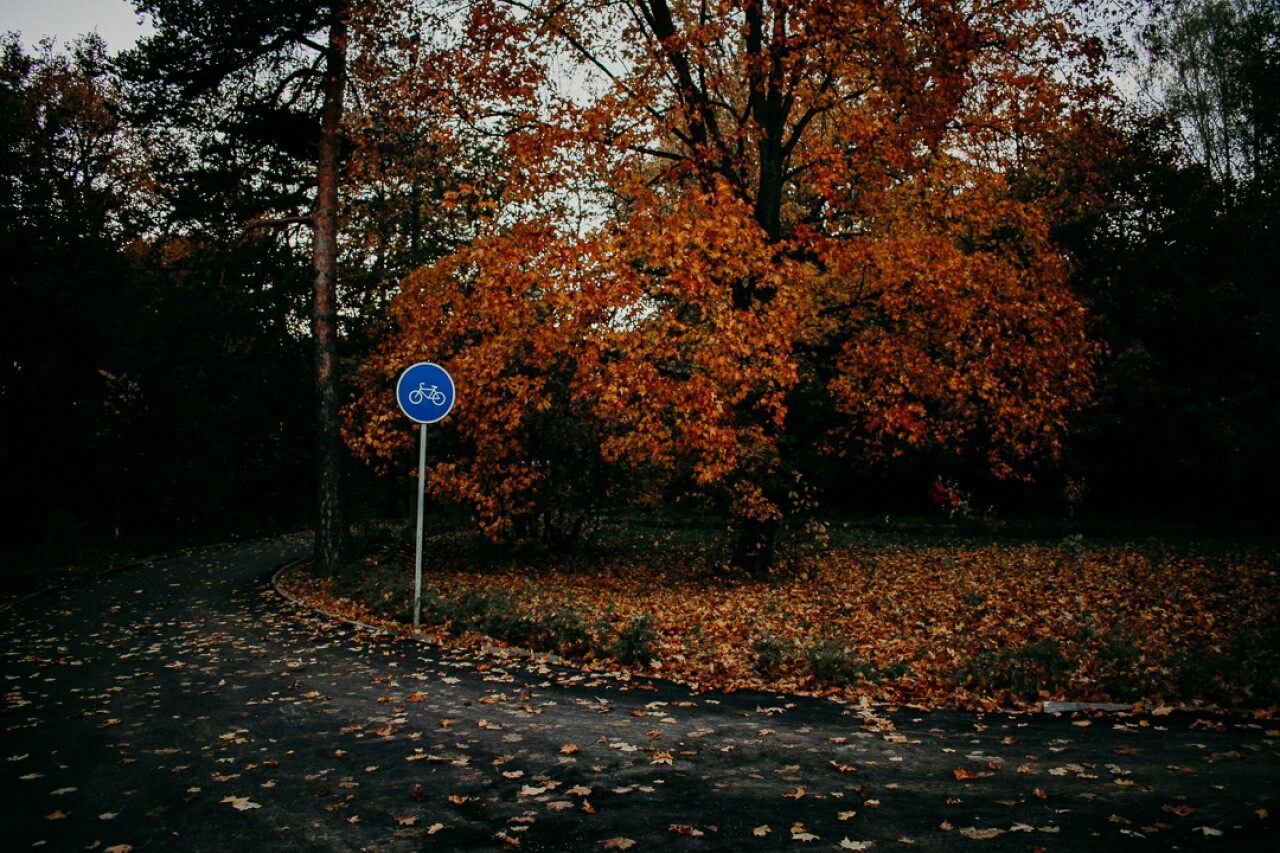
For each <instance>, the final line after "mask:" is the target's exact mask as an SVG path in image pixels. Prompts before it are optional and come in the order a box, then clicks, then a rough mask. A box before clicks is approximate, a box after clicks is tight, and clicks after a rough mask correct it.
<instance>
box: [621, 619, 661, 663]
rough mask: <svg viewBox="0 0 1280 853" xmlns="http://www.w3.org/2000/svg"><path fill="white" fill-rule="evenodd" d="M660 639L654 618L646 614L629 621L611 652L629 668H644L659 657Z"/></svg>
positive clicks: (623, 627)
mask: <svg viewBox="0 0 1280 853" xmlns="http://www.w3.org/2000/svg"><path fill="white" fill-rule="evenodd" d="M658 639H659V637H658V632H657V631H656V630H655V629H654V627H653V617H652V616H651V615H649V614H648V613H645V614H644V615H642V616H638V617H635V618H633V619H629V620H627V624H625V625H623V626H622V630H621V631H619V632H618V638H617V639H616V640H614V641H613V645H612V647H611V648H610V649H609V651H610V653H611V654H612V655H613V656H614V657H615V658H617V659H618V660H619V661H621V662H622V663H624V664H626V665H628V666H644V665H645V664H647V663H649V661H651V660H653V659H654V658H655V657H657V648H658Z"/></svg>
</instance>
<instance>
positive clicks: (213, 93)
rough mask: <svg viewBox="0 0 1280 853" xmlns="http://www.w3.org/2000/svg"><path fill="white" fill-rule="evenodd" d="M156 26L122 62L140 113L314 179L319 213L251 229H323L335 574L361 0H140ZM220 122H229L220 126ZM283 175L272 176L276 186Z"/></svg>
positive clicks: (275, 214)
mask: <svg viewBox="0 0 1280 853" xmlns="http://www.w3.org/2000/svg"><path fill="white" fill-rule="evenodd" d="M135 5H136V6H137V8H138V11H139V12H143V13H146V14H149V15H150V16H151V17H152V19H153V21H154V23H155V26H156V32H155V34H154V35H153V36H151V37H150V38H148V39H146V40H145V41H143V42H142V43H141V44H140V45H139V46H138V47H137V48H136V49H135V50H133V51H130V52H129V53H127V54H125V55H124V56H123V57H122V58H121V68H122V69H123V72H124V75H125V77H126V79H127V80H128V81H129V82H130V83H131V92H132V94H133V95H134V97H135V99H136V100H135V104H136V108H137V116H138V117H139V118H140V119H141V120H142V121H143V122H144V123H147V124H150V125H153V126H156V125H161V124H163V123H169V124H170V125H171V126H172V127H173V128H175V129H176V130H178V131H179V132H180V133H190V132H194V133H196V134H197V135H204V136H206V138H209V139H213V140H217V141H220V142H223V143H228V142H240V143H247V144H255V143H256V144H260V145H262V146H265V147H267V148H270V149H272V150H273V151H274V152H275V153H276V154H277V155H279V156H278V157H277V158H276V159H274V160H273V161H272V162H274V163H276V164H279V163H288V162H289V161H290V160H292V161H294V162H296V164H297V165H298V168H299V169H300V170H301V171H300V174H299V177H301V175H302V174H304V173H305V174H310V175H311V181H310V184H311V187H310V192H309V193H307V194H306V195H308V196H309V201H310V207H309V209H307V210H303V209H296V208H295V209H291V208H290V207H288V206H287V205H288V204H289V203H290V202H292V203H294V204H296V203H297V201H298V200H297V199H296V198H293V199H290V198H288V197H287V196H282V197H280V198H278V199H277V201H278V202H283V203H284V204H285V206H284V207H282V208H276V209H270V208H268V207H266V206H265V205H264V207H263V208H262V209H260V210H259V211H257V213H258V216H257V217H255V218H254V219H253V220H252V221H250V222H248V223H246V225H245V227H246V228H250V229H253V228H266V227H276V226H280V227H287V226H289V225H291V224H296V223H305V224H307V225H309V226H310V227H311V229H312V233H313V237H312V266H313V272H314V281H313V288H312V294H311V323H310V326H311V334H312V338H313V342H314V347H315V362H314V372H315V377H314V378H315V389H316V431H317V482H318V519H317V524H316V559H317V561H318V563H319V566H320V568H321V570H322V571H324V572H331V571H333V570H334V569H335V568H336V567H337V566H338V565H339V564H340V563H341V562H342V561H343V560H344V559H345V558H346V553H347V549H348V532H347V521H346V511H345V505H344V504H345V501H344V498H343V489H342V458H343V451H342V442H341V436H340V433H339V421H338V407H339V379H338V369H337V366H338V358H337V344H338V327H337V311H338V276H337V267H338V249H337V236H338V198H339V184H340V179H341V175H340V171H341V150H342V116H343V106H344V99H345V96H346V86H347V39H348V24H349V20H348V19H349V16H350V11H351V10H350V3H349V2H347V0H328V2H294V0H252V2H250V0H136V2H135ZM211 115H216V116H218V120H217V121H216V122H214V123H210V121H209V119H210V116H211ZM271 177H272V176H269V175H264V176H263V179H264V180H270V178H271Z"/></svg>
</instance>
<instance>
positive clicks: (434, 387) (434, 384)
mask: <svg viewBox="0 0 1280 853" xmlns="http://www.w3.org/2000/svg"><path fill="white" fill-rule="evenodd" d="M456 396H457V391H456V390H455V388H454V385H453V377H452V376H450V375H449V372H448V371H447V370H445V369H444V368H443V367H441V366H440V365H438V364H433V363H432V362H430V361H420V362H418V363H417V364H415V365H412V366H411V367H408V368H406V369H405V371H404V373H401V374H400V381H399V382H398V383H396V402H397V403H399V404H400V410H401V411H402V412H404V413H405V414H406V415H408V416H409V419H410V420H412V421H417V422H418V423H420V424H434V423H436V422H438V421H442V420H444V418H445V415H447V414H449V410H450V409H452V408H453V401H454V399H455V397H456Z"/></svg>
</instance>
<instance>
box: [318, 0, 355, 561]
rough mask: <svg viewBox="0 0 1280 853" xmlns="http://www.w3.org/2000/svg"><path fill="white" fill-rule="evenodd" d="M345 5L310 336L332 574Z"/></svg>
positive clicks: (323, 543) (323, 544)
mask: <svg viewBox="0 0 1280 853" xmlns="http://www.w3.org/2000/svg"><path fill="white" fill-rule="evenodd" d="M346 11H347V10H346V4H345V3H342V2H340V3H337V4H335V8H334V19H333V21H332V23H331V24H330V28H329V45H328V56H327V57H326V59H325V83H324V107H323V112H322V114H321V119H320V150H319V163H318V166H317V168H316V205H315V212H314V213H313V217H312V222H313V225H314V229H315V231H314V235H313V243H312V262H313V265H314V267H315V287H314V291H313V294H312V304H311V334H312V337H313V339H314V341H315V381H316V435H317V448H316V450H317V458H316V462H317V481H318V482H317V486H318V491H319V501H318V508H317V509H318V516H317V519H316V555H315V556H316V567H317V569H318V570H319V572H320V573H321V574H326V575H327V574H332V573H333V572H335V571H336V570H337V569H338V567H339V566H340V565H341V564H342V563H343V562H344V561H345V560H346V559H347V554H348V551H349V545H350V534H349V532H348V530H347V518H346V506H345V500H344V496H343V488H342V455H343V453H342V435H341V433H340V431H339V420H338V407H339V400H338V372H337V371H338V327H337V285H338V178H339V169H340V162H339V152H340V147H341V143H342V102H343V97H344V95H345V90H346V78H347V67H346V66H347V24H346Z"/></svg>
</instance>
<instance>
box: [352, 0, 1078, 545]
mask: <svg viewBox="0 0 1280 853" xmlns="http://www.w3.org/2000/svg"><path fill="white" fill-rule="evenodd" d="M458 11H459V15H460V17H459V18H455V19H452V20H453V23H452V24H451V25H450V27H449V28H447V30H448V32H447V35H445V36H441V35H440V34H439V33H437V39H436V50H437V53H436V54H435V56H434V57H433V59H432V68H433V69H434V70H435V73H436V77H435V79H442V78H447V79H449V80H451V81H452V84H451V85H452V86H453V87H454V88H453V91H452V93H451V98H450V99H442V101H441V102H442V103H445V102H446V101H447V102H448V103H449V104H450V107H449V108H448V109H447V110H443V111H442V114H441V115H440V116H439V117H438V120H439V121H440V122H441V126H442V127H443V126H448V127H451V128H457V127H462V126H466V127H468V128H471V129H472V130H473V131H476V132H479V133H482V134H483V135H484V136H485V138H487V139H491V140H496V141H498V143H499V149H500V155H501V157H502V158H503V162H504V163H505V164H506V169H505V173H504V178H503V180H502V181H501V184H500V186H498V187H493V188H490V190H491V191H493V192H494V198H495V201H494V203H493V205H492V206H491V208H490V209H489V215H488V216H487V217H486V219H485V220H484V221H483V222H482V223H480V225H479V236H478V237H477V239H476V240H475V241H474V242H472V243H470V244H469V245H466V246H463V247H461V248H459V249H458V250H457V251H456V252H455V253H454V254H452V255H451V256H449V257H447V258H445V259H444V260H442V261H441V262H440V263H438V264H435V265H434V266H432V267H430V268H427V269H424V270H420V271H418V272H417V273H415V274H414V275H412V276H410V277H409V278H408V279H407V280H406V281H405V282H404V286H403V289H402V292H401V293H400V294H399V295H398V296H397V297H396V299H395V301H394V307H393V312H392V328H391V330H390V331H389V333H388V335H387V337H386V339H385V340H384V342H383V344H382V345H381V347H380V348H379V349H378V350H377V351H376V352H375V353H373V355H372V356H371V358H370V359H369V361H368V363H367V365H366V368H365V371H364V374H363V377H362V385H361V394H360V396H359V397H358V399H357V400H356V401H355V403H354V404H353V405H352V406H351V407H350V408H349V409H348V412H347V414H348V417H347V435H348V440H349V442H350V444H351V445H352V446H353V447H354V448H355V449H356V450H357V452H359V453H362V454H364V455H365V456H367V457H371V458H373V457H379V456H381V457H383V458H386V457H387V456H388V454H390V453H391V452H392V450H393V449H394V448H395V447H397V446H403V445H404V444H406V443H408V442H410V441H411V440H412V433H411V432H410V431H408V430H406V429H405V428H404V426H403V423H402V422H401V421H400V420H398V413H397V412H394V411H393V409H394V402H392V395H391V394H390V391H389V387H390V385H391V383H393V382H394V378H395V375H396V374H397V373H398V370H399V369H401V368H402V367H403V365H405V364H407V363H409V362H411V361H413V360H417V359H419V358H421V357H425V356H428V355H429V356H430V357H432V358H434V359H436V360H438V361H441V362H443V363H445V364H446V365H447V366H448V367H449V368H450V370H451V371H453V372H454V375H455V378H456V379H457V380H458V382H459V385H460V387H462V388H464V389H466V390H465V393H463V394H461V395H460V400H459V404H458V410H457V412H456V416H455V419H454V421H453V424H452V428H453V429H455V430H456V431H457V435H458V438H459V440H460V441H461V442H462V445H463V447H464V448H465V451H466V452H465V453H463V454H460V455H459V456H458V457H457V458H454V459H451V460H449V461H446V462H441V463H439V464H438V465H437V466H436V469H435V471H434V472H433V476H432V478H431V487H430V488H431V489H432V491H433V492H434V493H436V494H438V495H441V496H448V497H452V498H455V499H461V500H464V501H466V502H468V503H470V504H471V505H473V506H475V507H476V508H477V509H478V510H479V512H480V515H481V518H482V520H483V521H484V523H485V524H486V525H487V526H488V527H489V528H490V529H491V530H493V531H495V532H496V531H498V530H500V529H501V528H503V527H504V526H509V525H510V524H511V523H513V521H514V520H515V519H516V518H518V517H519V516H521V515H522V514H524V513H527V512H531V511H532V512H535V513H537V512H540V511H541V510H540V509H539V507H545V506H546V502H547V501H548V499H549V494H550V493H552V492H556V491H563V489H564V485H563V484H562V483H561V482H560V481H559V479H558V477H557V474H556V468H557V464H558V463H553V457H554V458H561V457H568V458H572V459H575V460H577V461H578V463H579V467H581V463H582V461H583V459H584V458H585V459H589V460H590V461H591V470H592V473H591V475H590V476H591V477H596V476H597V475H598V473H599V471H600V470H601V468H603V469H604V470H605V471H606V479H607V480H616V478H617V477H618V476H619V474H620V472H644V473H645V475H646V476H650V477H653V476H660V477H666V478H669V479H670V481H671V482H680V483H683V484H685V485H686V486H687V487H688V488H690V489H693V490H696V491H698V492H699V493H701V494H703V495H705V496H709V497H711V498H714V499H715V500H717V501H718V502H720V504H721V505H722V506H723V507H724V508H726V509H727V510H729V511H730V512H731V514H732V516H733V518H734V519H735V528H736V530H737V532H738V549H737V553H736V559H737V561H738V562H739V563H741V564H744V565H756V566H767V565H768V564H769V563H770V562H771V560H772V557H773V553H772V547H773V540H774V534H775V531H776V529H777V525H778V522H779V521H780V520H781V519H782V518H783V517H784V516H785V514H786V513H787V512H788V511H789V509H790V506H789V504H788V497H787V495H788V493H789V492H790V491H791V490H793V489H794V486H795V484H794V476H795V474H794V471H795V469H794V462H793V460H792V459H790V458H789V457H790V455H791V454H790V451H789V447H790V444H789V441H788V436H789V430H791V429H794V427H793V425H792V421H791V420H790V419H789V415H791V414H792V413H793V411H794V408H795V405H796V400H797V397H798V395H799V394H800V392H801V389H803V392H804V394H805V396H806V398H809V399H812V398H814V397H815V396H816V397H817V398H819V399H820V400H821V403H820V410H821V412H822V413H823V417H824V420H825V422H826V424H827V434H826V436H825V438H826V441H827V443H828V445H829V446H830V447H831V448H832V450H833V451H834V452H848V451H849V449H850V448H854V449H856V451H857V452H859V453H870V454H873V455H875V454H890V455H892V454H897V453H902V452H905V451H908V450H913V449H921V448H931V447H937V448H950V449H956V450H963V451H969V452H979V453H981V454H984V455H985V457H986V458H987V460H988V461H989V463H990V465H991V468H992V470H993V471H995V472H996V473H997V474H999V475H1001V476H1020V475H1025V474H1026V472H1028V471H1029V470H1030V469H1031V468H1032V467H1033V466H1034V465H1035V464H1036V463H1037V462H1039V461H1042V460H1044V459H1052V458H1053V457H1054V456H1055V455H1056V454H1057V452H1058V451H1059V449H1060V445H1061V441H1062V437H1063V434H1064V430H1065V428H1066V419H1067V415H1068V414H1069V413H1070V412H1071V411H1072V410H1073V409H1075V408H1077V407H1078V406H1080V405H1081V404H1082V403H1083V402H1084V401H1085V400H1086V399H1087V398H1088V396H1089V394H1090V391H1091V387H1092V364H1093V361H1094V359H1095V357H1096V354H1097V352H1096V348H1095V346H1094V345H1093V344H1092V343H1091V342H1090V341H1089V339H1088V337H1087V335H1086V327H1087V317H1086V312H1085V310H1084V308H1083V306H1082V305H1081V304H1080V303H1079V301H1078V300H1076V299H1075V298H1074V297H1073V295H1072V293H1071V291H1070V289H1069V287H1068V275H1069V266H1068V263H1067V260H1066V259H1065V258H1064V257H1063V256H1062V253H1061V252H1060V251H1059V250H1058V249H1057V247H1056V246H1055V245H1054V244H1053V242H1052V240H1051V239H1050V236H1049V231H1050V227H1051V226H1052V224H1053V221H1052V212H1053V210H1054V209H1055V203H1054V201H1052V200H1050V199H1047V198H1044V197H1038V196H1035V195H1031V194H1028V193H1017V192H1015V191H1014V189H1013V181H1012V180H1011V176H1012V175H1014V174H1015V173H1016V172H1017V170H1018V169H1019V168H1021V167H1022V165H1023V164H1025V163H1027V162H1029V161H1030V160H1031V159H1033V158H1037V157H1042V156H1044V154H1045V150H1046V148H1045V145H1044V141H1045V140H1047V139H1049V138H1050V137H1051V136H1052V135H1054V134H1059V133H1061V130H1062V128H1064V127H1074V126H1077V125H1079V126H1085V125H1086V124H1087V123H1086V122H1084V121H1083V120H1082V118H1081V117H1083V116H1087V115H1089V113H1090V112H1091V110H1093V108H1094V107H1095V106H1096V104H1097V102H1098V100H1099V99H1100V98H1101V97H1103V90H1102V88H1101V87H1100V86H1099V85H1098V84H1097V83H1096V82H1095V76H1096V72H1097V70H1098V68H1097V64H1098V63H1097V60H1098V57H1097V56H1096V52H1095V51H1094V50H1093V48H1092V45H1091V44H1090V43H1089V42H1088V41H1087V40H1083V39H1080V38H1077V37H1076V36H1075V35H1074V33H1075V32H1076V31H1077V29H1078V28H1077V27H1076V26H1075V24H1074V22H1073V21H1072V20H1071V18H1070V17H1069V15H1067V14H1066V13H1065V12H1061V11H1055V9H1053V8H1050V7H1049V6H1048V5H1046V4H1044V3H1041V2H1038V0H1014V2H1009V3H999V4H987V3H980V2H939V0H921V2H893V0H883V2H874V0H872V2H866V0H862V1H861V2H845V0H820V1H817V2H815V0H801V2H768V0H747V2H744V1H743V0H703V1H702V2H699V3H683V2H672V0H615V2H610V3H605V4H599V3H596V2H590V3H588V2H581V0H559V2H554V3H552V2H542V0H530V2H516V0H508V2H502V1H501V0H481V2H474V3H470V4H467V5H466V6H465V7H464V8H462V9H460V10H458ZM459 21H461V22H462V23H458V22H459ZM446 42H447V43H446ZM440 69H446V73H444V74H441V73H440ZM1078 165H1079V164H1077V166H1078ZM810 405H812V404H810ZM553 424H559V425H560V427H561V433H560V435H562V436H567V437H568V438H567V439H566V440H564V441H562V442H560V445H559V447H558V451H559V455H558V456H555V455H554V454H552V455H548V453H547V452H545V439H546V435H547V433H546V432H544V431H545V430H547V429H549V428H550V426H552V425H553ZM539 448H543V450H540V449H539ZM559 467H563V465H562V464H560V465H559ZM579 485H581V484H579ZM593 495H594V496H593V497H591V498H590V499H589V500H587V501H586V504H584V506H589V505H590V504H591V503H592V501H594V500H597V499H598V498H599V496H600V492H599V491H598V490H596V491H595V492H593Z"/></svg>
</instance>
